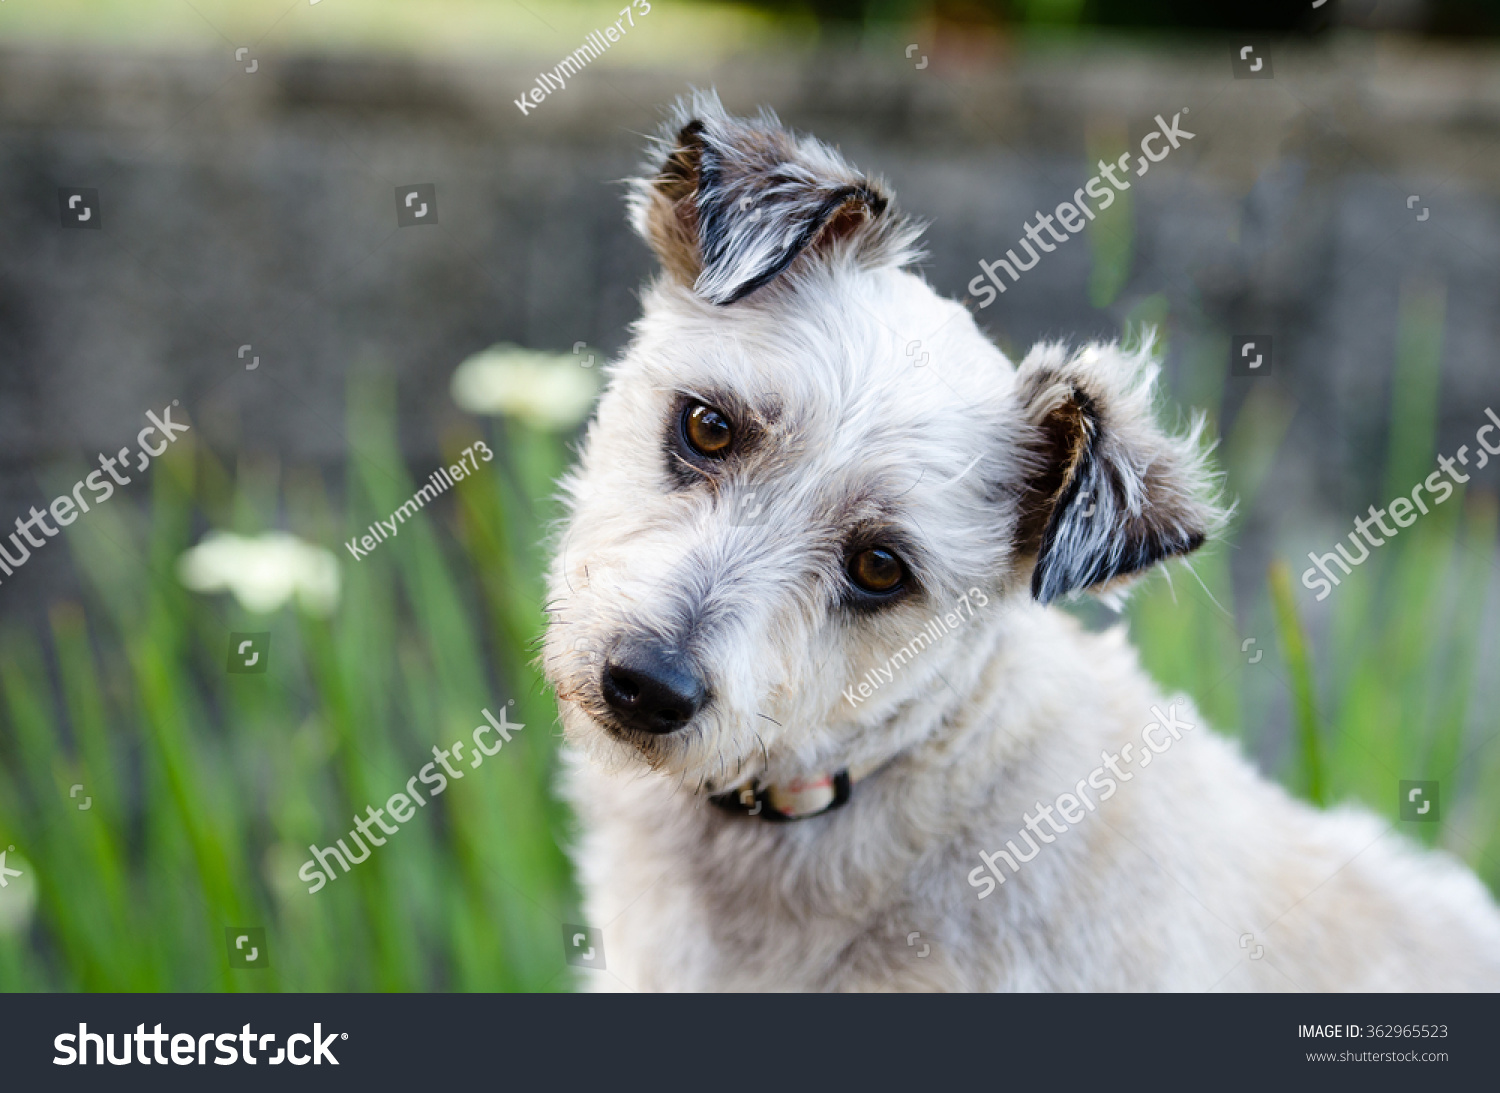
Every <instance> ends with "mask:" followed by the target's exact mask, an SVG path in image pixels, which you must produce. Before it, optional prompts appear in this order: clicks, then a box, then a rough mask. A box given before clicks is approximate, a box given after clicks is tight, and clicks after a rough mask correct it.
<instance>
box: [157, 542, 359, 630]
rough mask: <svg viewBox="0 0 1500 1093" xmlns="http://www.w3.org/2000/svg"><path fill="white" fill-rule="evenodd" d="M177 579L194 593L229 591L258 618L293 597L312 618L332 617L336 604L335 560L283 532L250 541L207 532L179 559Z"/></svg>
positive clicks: (337, 584) (326, 552)
mask: <svg viewBox="0 0 1500 1093" xmlns="http://www.w3.org/2000/svg"><path fill="white" fill-rule="evenodd" d="M177 576H178V579H179V580H181V581H182V583H183V584H184V585H185V586H187V587H188V588H190V589H192V590H193V591H194V592H233V593H234V598H235V599H237V600H239V601H240V604H241V606H243V607H244V608H245V610H247V611H253V612H255V613H256V614H258V615H268V614H270V613H271V612H272V611H275V610H276V609H277V608H279V607H281V605H282V604H284V603H286V602H287V600H289V599H291V598H292V596H294V595H295V596H296V597H297V602H298V604H299V605H301V606H302V607H303V608H305V609H306V610H308V611H311V612H312V613H313V614H315V615H331V614H332V613H333V609H334V608H335V607H337V606H338V602H339V565H338V559H337V558H335V557H334V556H333V554H332V552H330V551H328V550H324V549H323V548H322V547H320V546H314V545H313V544H312V543H308V542H304V541H303V540H301V539H299V538H297V537H296V536H295V535H289V534H287V533H286V532H284V531H272V532H268V533H267V534H265V535H261V536H257V537H256V538H253V539H252V538H246V537H244V536H241V535H232V534H230V533H228V532H223V531H211V532H209V533H208V535H207V536H205V537H204V539H203V542H201V543H199V544H198V545H197V546H195V547H193V548H192V549H191V550H188V551H187V552H185V553H184V554H183V555H182V557H181V558H179V559H177Z"/></svg>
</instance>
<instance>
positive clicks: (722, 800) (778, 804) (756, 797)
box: [709, 770, 851, 824]
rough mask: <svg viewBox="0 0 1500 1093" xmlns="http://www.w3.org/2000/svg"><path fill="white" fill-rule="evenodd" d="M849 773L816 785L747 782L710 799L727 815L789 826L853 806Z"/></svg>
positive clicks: (826, 776)
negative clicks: (731, 813) (773, 784)
mask: <svg viewBox="0 0 1500 1093" xmlns="http://www.w3.org/2000/svg"><path fill="white" fill-rule="evenodd" d="M850 784H851V783H850V779H849V772H848V771H847V770H841V771H839V772H838V773H837V774H834V775H831V776H830V775H825V776H824V777H823V778H820V779H818V780H817V781H816V782H812V783H806V784H803V783H793V784H792V785H791V786H789V787H782V786H767V787H760V786H757V785H755V783H754V782H746V783H745V784H744V785H742V786H740V787H739V788H737V789H732V790H730V791H729V792H727V793H720V794H717V795H716V796H713V797H710V798H709V800H710V801H712V802H713V803H714V804H715V805H717V806H718V807H719V808H722V809H723V810H724V811H725V812H734V813H737V814H739V815H741V816H755V817H758V818H760V819H762V820H766V821H767V822H769V823H774V824H781V823H789V822H791V821H792V820H806V819H810V818H812V817H813V816H821V815H823V814H824V813H825V812H832V811H833V810H834V809H836V808H843V807H844V805H846V804H848V803H849V787H850Z"/></svg>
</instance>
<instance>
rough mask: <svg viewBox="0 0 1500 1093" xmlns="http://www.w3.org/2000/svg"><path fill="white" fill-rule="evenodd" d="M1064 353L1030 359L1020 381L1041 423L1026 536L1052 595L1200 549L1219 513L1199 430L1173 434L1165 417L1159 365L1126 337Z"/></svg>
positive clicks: (1023, 522)
mask: <svg viewBox="0 0 1500 1093" xmlns="http://www.w3.org/2000/svg"><path fill="white" fill-rule="evenodd" d="M1060 352H1061V351H1060V349H1058V348H1057V347H1044V348H1043V349H1042V350H1041V351H1040V352H1039V353H1038V354H1037V356H1036V357H1035V358H1033V357H1028V359H1027V361H1024V362H1022V367H1021V373H1020V385H1019V388H1018V391H1019V394H1020V397H1021V398H1022V401H1023V403H1024V404H1025V405H1027V406H1028V407H1029V408H1030V415H1029V416H1031V419H1032V422H1033V429H1034V433H1033V439H1032V442H1031V445H1030V452H1029V453H1028V454H1029V460H1028V462H1029V463H1030V465H1031V473H1030V478H1029V481H1028V483H1027V487H1026V489H1025V491H1024V492H1023V495H1022V499H1021V504H1020V510H1019V511H1020V517H1019V522H1018V524H1017V531H1016V546H1017V555H1018V556H1020V557H1022V558H1026V557H1030V558H1033V559H1034V566H1033V568H1032V572H1031V592H1032V595H1033V596H1034V597H1035V598H1036V599H1037V600H1038V601H1039V602H1041V603H1051V602H1052V601H1054V600H1056V599H1058V598H1059V597H1062V596H1065V595H1067V594H1069V593H1071V592H1075V591H1079V590H1082V589H1090V588H1098V587H1100V586H1103V585H1106V584H1108V583H1109V582H1111V581H1114V580H1117V579H1119V578H1123V577H1128V576H1130V575H1132V574H1135V573H1139V572H1141V571H1142V570H1144V569H1147V568H1149V567H1150V566H1152V565H1154V564H1155V563H1156V562H1159V561H1161V560H1163V559H1165V558H1168V557H1172V556H1175V555H1181V554H1188V553H1191V552H1192V551H1194V550H1196V549H1197V548H1198V547H1200V546H1202V545H1203V543H1204V542H1205V540H1206V537H1207V533H1208V531H1209V530H1210V529H1211V528H1212V527H1213V526H1214V523H1215V520H1216V518H1217V513H1216V511H1215V510H1214V508H1213V506H1212V505H1211V504H1210V503H1207V502H1205V501H1203V500H1201V499H1200V497H1199V494H1200V493H1202V492H1204V489H1205V485H1206V483H1205V472H1204V470H1203V467H1202V465H1201V463H1202V459H1201V455H1200V453H1198V451H1197V439H1196V437H1197V433H1196V431H1194V432H1193V433H1191V434H1190V435H1189V436H1187V437H1171V436H1168V435H1166V434H1164V433H1162V432H1161V431H1160V430H1159V429H1158V428H1157V427H1156V425H1155V423H1154V420H1153V418H1152V413H1151V397H1150V396H1151V390H1152V385H1151V380H1152V377H1153V376H1154V365H1152V364H1151V363H1150V362H1149V360H1148V359H1147V358H1146V357H1145V356H1138V357H1136V358H1132V357H1129V356H1126V355H1125V354H1122V353H1120V352H1119V351H1118V350H1117V349H1116V348H1115V347H1108V349H1105V350H1102V349H1100V348H1098V347H1092V348H1090V349H1089V350H1086V351H1085V352H1083V353H1080V354H1079V355H1078V356H1076V357H1074V358H1073V359H1071V360H1064V359H1061V357H1060Z"/></svg>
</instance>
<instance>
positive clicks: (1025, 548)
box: [543, 95, 1215, 792]
mask: <svg viewBox="0 0 1500 1093" xmlns="http://www.w3.org/2000/svg"><path fill="white" fill-rule="evenodd" d="M665 134H666V135H665V137H664V140H663V143H662V148H661V151H660V157H659V159H657V160H656V162H655V163H654V164H653V165H652V167H651V169H650V171H649V172H648V177H647V178H645V179H643V180H641V181H639V182H637V183H636V184H635V189H634V192H633V195H632V200H631V209H632V214H633V221H634V224H635V227H636V229H637V230H638V231H639V232H640V234H641V235H642V236H643V237H644V238H645V239H646V241H647V242H648V243H649V244H650V246H651V247H652V249H653V250H654V251H655V252H656V255H657V256H658V258H659V259H660V261H661V266H662V274H661V276H659V277H658V278H657V280H656V281H655V282H654V283H653V284H652V285H651V286H650V288H649V289H648V291H647V292H646V294H645V298H644V315H643V317H642V319H641V320H640V322H639V323H638V324H637V326H636V328H635V337H634V340H633V342H632V344H631V346H630V348H629V349H628V351H627V352H626V353H625V355H624V356H623V358H622V359H621V360H619V361H618V362H616V363H614V364H613V365H612V366H611V367H610V369H609V373H608V375H609V381H608V386H607V389H606V392H605V394H604V396H603V399H602V401H601V402H600V405H599V410H598V415H597V417H596V419H595V420H594V422H593V423H592V425H591V426H590V428H589V431H588V435H587V437H586V440H585V443H584V445H583V450H582V453H581V460H580V464H579V467H578V469H577V470H576V471H575V472H574V473H572V474H571V475H570V476H569V477H568V478H567V479H566V480H565V494H566V498H567V501H568V505H569V515H568V518H567V521H566V523H565V525H564V528H563V530H562V532H561V535H560V538H559V549H558V553H557V556H556V559H555V562H554V565H553V568H552V572H551V577H550V593H551V603H550V604H549V611H550V613H551V616H552V620H551V623H550V626H549V628H548V631H547V636H546V640H545V644H544V653H543V663H544V667H545V671H546V673H547V676H548V678H549V680H550V681H551V683H552V684H553V685H554V686H555V687H556V689H557V692H558V696H559V699H560V704H561V707H562V714H563V724H564V730H565V733H566V734H567V736H568V737H569V739H570V740H571V741H573V742H574V743H575V744H578V745H581V746H583V747H585V748H586V749H587V750H589V751H590V752H592V753H593V754H594V755H595V756H596V757H602V758H613V759H614V760H617V761H627V762H630V761H636V762H638V761H639V760H640V759H642V758H644V759H645V761H646V762H647V763H649V764H650V765H651V766H653V767H655V768H656V769H658V770H663V771H667V772H670V773H672V774H675V775H680V776H681V777H683V778H684V779H685V780H690V781H695V782H696V783H697V784H698V787H699V788H700V789H704V790H711V791H716V792H717V791H721V790H723V789H724V788H727V787H729V786H733V785H735V784H738V783H739V782H740V781H741V780H742V779H744V778H746V777H756V776H760V777H769V776H776V777H783V776H786V775H787V774H788V773H790V774H796V773H798V772H807V771H817V770H827V769H837V767H838V766H839V765H841V764H842V763H843V762H846V761H847V755H848V752H849V749H850V748H851V747H855V748H859V747H863V748H866V749H869V748H872V747H877V746H878V740H876V738H878V736H879V734H880V732H881V731H882V726H883V725H885V724H886V723H888V722H889V721H890V720H891V718H892V715H893V713H894V712H895V711H897V710H898V709H899V708H900V707H901V706H902V704H903V703H906V702H910V701H912V700H914V699H916V698H918V697H919V696H920V695H921V694H922V693H924V689H930V688H933V687H938V686H941V683H940V682H939V681H938V680H937V678H936V676H937V675H938V674H939V673H940V672H941V670H942V666H943V664H944V662H945V660H946V659H947V658H948V657H950V656H952V655H957V654H958V653H959V652H960V651H961V650H963V649H965V648H968V647H971V646H972V644H973V642H972V641H971V640H970V638H968V637H965V636H964V635H962V634H959V635H956V636H944V635H946V634H947V633H948V632H949V631H950V630H951V629H952V626H950V625H947V624H951V623H953V622H954V614H955V612H956V613H957V619H958V625H959V626H960V627H962V626H965V625H966V626H971V627H974V628H975V629H974V634H975V637H976V638H977V636H978V634H979V633H980V632H981V631H983V630H984V629H985V628H986V627H987V625H988V621H989V620H988V619H987V618H986V616H989V618H990V619H993V618H998V617H1000V614H1001V613H1004V612H1007V611H1010V612H1014V611H1015V610H1016V609H1017V608H1018V607H1019V606H1020V605H1023V604H1025V603H1027V602H1028V601H1032V600H1036V601H1040V602H1042V603H1048V602H1051V601H1053V600H1056V599H1057V598H1059V597H1061V596H1064V595H1067V594H1069V593H1073V592H1076V591H1080V590H1088V589H1103V588H1110V587H1113V586H1114V585H1116V584H1118V583H1119V582H1120V581H1122V580H1124V579H1126V578H1128V577H1130V576H1131V575H1133V574H1136V573H1139V572H1140V571H1142V570H1144V569H1145V568H1146V567H1148V566H1150V565H1151V564H1152V563H1154V562H1156V561H1158V560H1160V559H1163V558H1166V557H1169V556H1171V555H1178V554H1185V553H1187V552H1189V551H1191V550H1193V549H1195V548H1196V547H1197V546H1198V545H1199V544H1200V543H1202V542H1203V540H1204V537H1205V535H1206V534H1208V533H1209V531H1210V530H1211V529H1212V527H1213V524H1214V520H1215V511H1214V509H1213V508H1212V506H1211V505H1210V503H1209V502H1208V501H1207V500H1205V499H1203V494H1204V492H1205V491H1204V487H1205V483H1206V474H1205V471H1204V467H1203V457H1202V454H1201V452H1200V450H1199V444H1198V429H1197V428H1194V429H1193V430H1191V431H1190V432H1189V433H1188V435H1186V436H1184V437H1177V438H1174V437H1171V436H1169V435H1167V434H1166V433H1164V432H1162V431H1160V430H1159V429H1158V428H1157V426H1156V425H1155V423H1154V420H1153V413H1152V384H1153V377H1154V373H1155V367H1154V365H1153V364H1152V363H1151V362H1150V360H1149V353H1148V352H1147V351H1146V350H1141V351H1138V352H1134V353H1127V352H1125V351H1122V350H1120V349H1119V348H1117V347H1114V346H1089V347H1086V348H1084V349H1083V350H1081V351H1078V352H1069V351H1067V350H1065V349H1064V348H1063V347H1061V346H1055V345H1047V346H1041V347H1039V348H1037V349H1036V350H1034V351H1033V352H1032V353H1031V354H1030V355H1029V356H1028V357H1027V358H1026V359H1025V360H1024V361H1023V362H1021V364H1020V366H1019V367H1017V366H1015V365H1013V364H1012V363H1011V362H1010V361H1009V360H1007V359H1006V357H1005V356H1004V355H1003V354H1002V353H1001V352H1000V351H999V350H998V349H996V348H995V347H994V345H993V344H991V343H990V342H989V341H988V339H986V338H985V336H984V335H983V334H982V333H981V332H980V331H979V329H978V328H977V327H976V326H975V324H974V322H973V320H972V318H971V316H970V314H969V312H968V311H967V310H965V309H964V308H963V307H962V306H960V305H959V304H957V303H954V302H952V301H949V300H945V299H943V298H941V297H939V296H938V295H937V294H936V293H934V292H933V291H932V290H931V288H929V287H928V285H927V284H926V282H925V281H923V280H922V279H921V278H920V277H918V276H916V275H914V274H913V273H911V272H909V271H908V270H907V269H906V268H905V267H906V266H908V265H909V264H910V263H911V262H912V261H913V260H914V258H915V251H914V247H915V243H916V238H917V235H918V229H917V228H916V227H915V226H914V225H913V224H912V223H911V222H910V221H909V220H907V219H905V218H904V217H902V216H901V215H899V214H898V213H897V212H896V211H895V209H894V207H893V205H892V200H891V195H890V193H889V192H888V190H887V189H886V187H885V186H884V185H883V184H882V183H881V182H880V181H879V180H877V179H873V178H870V177H867V176H865V175H862V174H860V173H858V172H857V171H855V170H854V169H853V168H851V167H850V166H849V165H848V164H846V163H845V162H844V161H843V160H842V159H841V158H840V157H839V155H838V154H837V153H836V152H835V151H833V150H832V149H830V148H828V147H827V146H825V145H823V144H820V143H818V142H816V141H813V140H811V139H807V138H798V137H795V136H793V135H792V134H790V133H788V132H786V131H785V130H783V129H782V128H781V127H780V126H779V125H778V124H777V123H776V121H775V119H774V118H772V117H770V116H769V115H762V116H761V117H760V118H759V119H757V120H755V121H741V120H737V119H733V118H730V117H728V116H726V115H725V114H724V112H723V111H722V109H721V108H720V106H719V104H718V101H717V100H716V99H715V98H714V97H712V96H710V95H699V96H696V97H694V98H693V99H692V100H690V101H688V102H685V103H684V104H682V105H680V106H679V108H678V111H677V114H676V116H675V118H674V120H673V121H672V123H671V124H670V125H669V127H668V128H667V130H666V131H665ZM965 605H966V606H967V608H968V611H967V614H966V612H965V610H964V607H965ZM934 620H939V621H940V625H939V626H938V627H936V628H934V627H933V626H932V625H930V624H931V623H932V622H933V621H934ZM941 620H946V623H947V624H943V623H942V621H941ZM937 631H941V632H942V633H941V634H939V636H938V637H936V638H933V634H934V633H935V632H937ZM922 635H927V637H928V638H929V639H931V640H930V641H924V640H923V639H922ZM919 643H920V644H919ZM898 651H905V653H906V654H907V655H906V657H905V658H904V659H903V658H902V657H901V654H900V653H898ZM893 654H896V656H895V658H894V659H893ZM892 663H894V664H895V666H896V668H897V669H899V670H893V671H891V676H892V678H891V679H890V680H889V681H888V682H886V685H885V686H882V687H878V688H877V689H874V690H873V691H871V693H868V694H866V693H864V691H865V690H867V689H869V688H868V685H865V686H864V687H862V688H861V690H860V691H859V692H855V691H854V690H853V689H852V688H853V685H854V684H856V683H858V682H859V681H861V680H868V679H870V678H872V677H871V676H870V674H869V673H870V672H871V670H872V669H876V668H879V667H880V666H887V667H888V666H889V665H891V664H892ZM874 678H875V679H876V682H877V683H880V682H885V681H884V680H883V677H882V676H881V674H880V673H877V674H876V676H875V677H874ZM872 741H875V742H872Z"/></svg>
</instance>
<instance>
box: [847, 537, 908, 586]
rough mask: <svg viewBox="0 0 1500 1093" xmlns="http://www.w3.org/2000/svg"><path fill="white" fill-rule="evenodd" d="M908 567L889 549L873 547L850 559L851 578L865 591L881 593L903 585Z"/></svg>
mask: <svg viewBox="0 0 1500 1093" xmlns="http://www.w3.org/2000/svg"><path fill="white" fill-rule="evenodd" d="M905 577H906V567H905V566H903V565H902V564H901V559H900V558H898V557H896V556H895V555H894V554H892V553H891V552H890V551H889V550H885V549H882V548H881V547H871V548H869V549H868V550H861V551H860V552H859V553H858V554H856V555H854V557H852V558H850V559H849V579H850V580H851V581H853V582H854V584H855V586H856V587H857V588H860V589H862V590H863V591H865V592H873V593H875V594H876V595H881V594H883V593H887V592H894V591H896V589H898V588H900V587H901V582H902V580H903V579H905Z"/></svg>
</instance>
